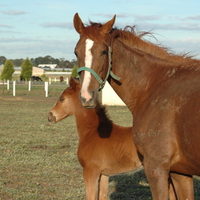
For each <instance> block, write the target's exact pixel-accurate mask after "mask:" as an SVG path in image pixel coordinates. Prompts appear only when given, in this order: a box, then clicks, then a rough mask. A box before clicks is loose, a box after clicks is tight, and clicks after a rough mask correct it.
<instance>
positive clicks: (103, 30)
mask: <svg viewBox="0 0 200 200" xmlns="http://www.w3.org/2000/svg"><path fill="white" fill-rule="evenodd" d="M115 19H116V15H114V17H113V18H112V19H111V20H110V21H108V22H106V23H105V24H104V25H103V26H102V27H101V28H100V33H101V34H102V35H105V34H107V33H109V32H110V31H111V30H112V27H113V25H114V23H115Z"/></svg>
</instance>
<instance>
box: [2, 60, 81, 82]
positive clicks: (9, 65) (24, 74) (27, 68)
mask: <svg viewBox="0 0 200 200" xmlns="http://www.w3.org/2000/svg"><path fill="white" fill-rule="evenodd" d="M0 61H1V60H0ZM40 64H41V63H40ZM42 64H48V63H42ZM54 64H55V63H54ZM74 64H75V63H74ZM20 67H21V74H20V80H30V79H31V77H32V70H33V62H32V61H31V60H29V58H26V59H25V60H23V62H22V63H21V65H20ZM68 68H69V67H68ZM14 72H15V70H14V64H13V61H12V60H5V61H4V67H3V71H2V73H1V76H0V79H1V80H12V75H13V73H14ZM71 75H72V76H73V77H77V76H78V74H77V66H76V65H74V66H73V70H72V74H71Z"/></svg>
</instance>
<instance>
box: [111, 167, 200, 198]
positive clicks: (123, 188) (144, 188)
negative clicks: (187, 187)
mask: <svg viewBox="0 0 200 200" xmlns="http://www.w3.org/2000/svg"><path fill="white" fill-rule="evenodd" d="M109 182H110V185H111V186H110V187H113V188H112V189H111V192H110V195H109V197H110V200H151V199H152V197H151V191H150V188H149V184H148V182H147V179H146V176H145V174H144V171H143V170H142V171H139V172H136V173H128V174H120V175H116V176H112V177H110V179H109ZM112 184H113V186H112ZM194 194H195V199H200V178H199V177H196V176H194Z"/></svg>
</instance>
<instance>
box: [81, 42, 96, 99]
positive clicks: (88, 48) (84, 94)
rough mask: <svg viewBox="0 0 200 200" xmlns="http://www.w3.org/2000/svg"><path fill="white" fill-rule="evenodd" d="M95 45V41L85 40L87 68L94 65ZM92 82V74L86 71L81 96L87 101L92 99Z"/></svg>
mask: <svg viewBox="0 0 200 200" xmlns="http://www.w3.org/2000/svg"><path fill="white" fill-rule="evenodd" d="M93 44H94V41H92V40H90V39H86V40H85V67H88V68H91V65H92V58H93V57H92V53H91V48H92V46H93ZM90 81H91V73H90V72H88V71H85V73H84V77H83V84H82V89H81V96H82V97H84V98H85V99H86V101H88V100H90V99H91V96H90V94H89V93H88V86H89V84H90Z"/></svg>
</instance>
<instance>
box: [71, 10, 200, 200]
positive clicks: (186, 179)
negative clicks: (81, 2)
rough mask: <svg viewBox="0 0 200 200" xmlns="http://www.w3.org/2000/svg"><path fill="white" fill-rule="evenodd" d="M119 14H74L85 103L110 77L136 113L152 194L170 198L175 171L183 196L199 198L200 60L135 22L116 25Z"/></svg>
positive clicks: (135, 125)
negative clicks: (85, 17)
mask: <svg viewBox="0 0 200 200" xmlns="http://www.w3.org/2000/svg"><path fill="white" fill-rule="evenodd" d="M115 17H116V16H114V17H113V18H112V19H111V20H110V21H108V22H106V23H105V24H100V23H92V22H90V24H89V25H88V26H85V25H84V24H83V22H82V20H81V19H80V17H79V15H78V14H77V13H76V14H75V16H74V27H75V29H76V31H77V32H78V33H79V34H80V39H79V41H78V43H77V45H76V48H75V54H76V56H77V59H78V63H79V66H80V68H79V69H78V72H79V73H80V76H81V81H82V88H81V92H80V99H81V101H82V105H83V106H85V107H88V108H91V107H94V106H95V105H96V102H97V96H98V90H99V89H101V88H103V85H104V83H105V81H106V80H108V82H109V83H110V85H111V86H112V87H113V89H114V90H115V92H116V93H117V94H118V95H119V96H120V97H121V99H122V100H123V101H124V103H125V104H126V105H127V107H128V108H129V109H130V111H131V113H132V115H133V118H134V122H133V129H132V135H133V141H134V143H135V145H136V148H137V151H138V152H139V154H140V155H141V158H142V159H141V161H142V163H143V166H144V170H145V174H146V176H147V179H148V182H149V184H150V188H151V192H152V196H153V199H154V200H167V199H168V187H169V181H168V179H169V172H170V171H171V172H175V173H174V174H173V178H174V179H176V181H177V182H178V184H180V187H181V188H182V194H181V198H180V199H188V200H191V199H194V194H193V179H192V175H200V154H199V152H200V106H199V102H200V95H199V94H200V61H199V60H195V59H193V58H190V57H187V56H186V55H175V54H173V53H170V52H169V51H168V50H167V49H166V48H163V47H161V46H158V45H155V44H152V43H150V42H148V41H146V40H143V39H142V36H144V35H146V34H147V33H143V34H141V35H137V34H136V33H135V31H134V28H133V27H126V28H125V29H124V30H119V29H114V28H113V25H114V22H115ZM128 29H129V30H128Z"/></svg>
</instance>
